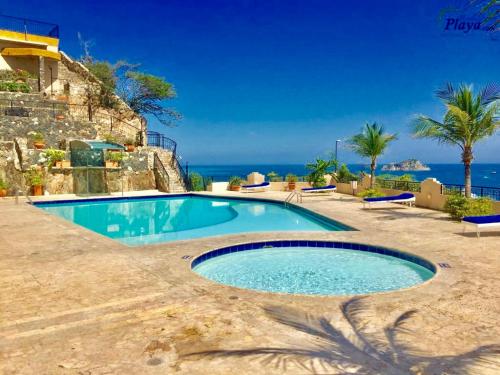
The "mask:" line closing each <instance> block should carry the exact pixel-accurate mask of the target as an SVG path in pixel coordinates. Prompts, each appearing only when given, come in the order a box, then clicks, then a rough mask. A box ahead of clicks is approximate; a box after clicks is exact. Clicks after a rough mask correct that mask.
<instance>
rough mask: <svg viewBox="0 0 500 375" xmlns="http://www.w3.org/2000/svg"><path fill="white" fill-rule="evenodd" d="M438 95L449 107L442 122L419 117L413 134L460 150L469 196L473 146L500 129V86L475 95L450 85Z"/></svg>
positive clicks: (487, 88) (470, 89) (490, 87)
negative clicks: (499, 116) (499, 113)
mask: <svg viewBox="0 0 500 375" xmlns="http://www.w3.org/2000/svg"><path fill="white" fill-rule="evenodd" d="M436 96H437V97H438V98H440V99H441V100H443V102H444V104H445V105H446V108H447V111H446V114H445V115H444V119H443V122H439V121H436V120H433V119H431V118H430V117H428V116H423V115H420V116H418V117H417V118H416V119H415V120H414V121H413V124H412V125H413V134H414V136H416V137H419V138H432V139H435V140H437V141H438V142H439V143H443V144H449V145H455V146H459V147H460V149H461V150H462V162H463V163H464V175H465V196H466V197H470V196H471V186H472V181H471V164H472V160H473V159H474V154H473V146H474V145H475V144H476V142H478V141H480V140H481V139H484V138H487V137H490V136H492V135H493V133H495V130H497V129H499V128H500V120H499V118H498V111H499V108H500V106H499V102H498V100H499V99H500V86H498V85H497V84H490V85H487V86H486V87H484V88H483V89H482V90H481V91H480V92H479V93H477V94H476V95H475V94H474V91H473V89H472V86H471V85H463V84H462V85H460V87H459V88H458V89H455V88H454V87H453V85H452V84H451V83H448V84H447V85H446V87H444V88H442V89H440V90H438V91H437V92H436Z"/></svg>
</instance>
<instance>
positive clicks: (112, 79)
mask: <svg viewBox="0 0 500 375" xmlns="http://www.w3.org/2000/svg"><path fill="white" fill-rule="evenodd" d="M78 38H79V40H80V45H81V47H82V50H83V53H84V54H83V56H82V57H81V58H80V62H81V63H82V64H83V65H85V67H87V69H88V70H89V71H90V72H91V73H92V76H89V77H87V78H86V97H87V99H86V101H87V105H88V111H89V119H90V120H92V114H93V112H94V109H95V108H96V107H104V108H111V109H112V108H116V106H117V104H118V102H119V100H118V99H119V98H121V99H122V100H123V101H125V103H127V104H128V106H129V107H130V108H131V109H132V110H133V111H134V112H136V113H138V114H140V115H143V116H145V115H153V116H154V117H155V118H156V119H157V120H158V121H159V122H160V123H162V124H163V125H173V123H174V122H175V120H178V119H180V118H181V116H180V114H179V113H178V112H177V111H175V110H174V109H172V108H169V107H166V106H165V105H164V102H165V101H166V100H170V99H173V98H175V97H176V92H175V90H174V87H173V85H172V84H171V83H169V82H167V81H165V79H163V78H161V77H157V76H154V75H152V74H146V73H143V72H140V71H138V70H137V68H138V67H139V65H138V64H131V63H129V62H127V61H124V60H120V61H118V62H116V63H114V64H111V63H109V62H107V61H97V60H95V59H94V58H93V57H92V55H91V54H90V48H91V46H92V44H93V43H92V42H91V41H88V40H84V39H83V38H82V36H81V35H80V34H78ZM93 77H95V78H97V81H96V80H95V79H93Z"/></svg>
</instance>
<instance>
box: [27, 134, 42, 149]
mask: <svg viewBox="0 0 500 375" xmlns="http://www.w3.org/2000/svg"><path fill="white" fill-rule="evenodd" d="M28 134H29V135H30V136H31V140H32V141H33V146H35V148H36V149H37V150H41V149H43V148H44V147H45V137H44V136H43V134H42V133H40V132H29V133H28Z"/></svg>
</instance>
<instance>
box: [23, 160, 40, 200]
mask: <svg viewBox="0 0 500 375" xmlns="http://www.w3.org/2000/svg"><path fill="white" fill-rule="evenodd" d="M24 177H25V179H26V183H27V184H28V185H29V186H31V189H32V192H33V195H35V196H36V195H43V183H44V178H43V172H42V170H41V169H40V168H37V167H31V168H30V169H29V170H28V171H26V172H25V174H24Z"/></svg>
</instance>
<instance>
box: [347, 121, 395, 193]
mask: <svg viewBox="0 0 500 375" xmlns="http://www.w3.org/2000/svg"><path fill="white" fill-rule="evenodd" d="M396 138H397V137H396V134H387V133H384V128H383V126H381V125H378V124H377V123H376V122H374V123H373V124H371V125H370V124H366V125H365V128H364V129H363V131H362V132H361V133H359V134H356V135H355V136H353V137H351V139H350V140H349V141H348V144H349V145H350V147H351V148H352V149H353V150H354V152H356V153H357V154H358V155H360V156H363V157H367V158H370V187H371V188H373V187H374V185H375V168H376V167H377V158H378V157H379V156H380V155H382V154H383V153H384V151H385V149H386V148H387V146H388V145H389V143H390V142H391V141H394V140H395V139H396Z"/></svg>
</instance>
